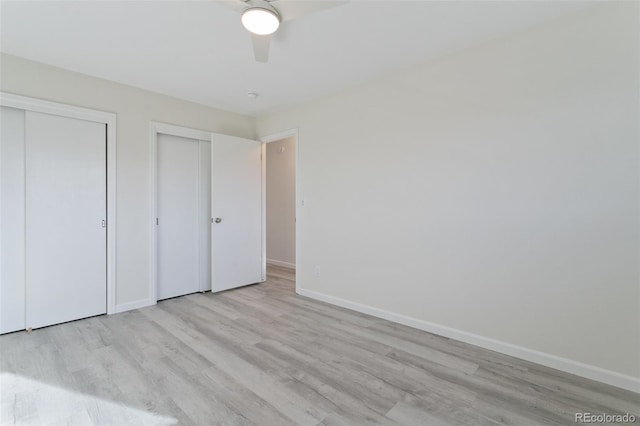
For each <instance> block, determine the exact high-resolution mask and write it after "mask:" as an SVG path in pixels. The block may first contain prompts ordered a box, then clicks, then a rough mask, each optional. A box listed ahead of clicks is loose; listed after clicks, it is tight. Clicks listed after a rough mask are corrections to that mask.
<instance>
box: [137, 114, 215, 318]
mask: <svg viewBox="0 0 640 426" xmlns="http://www.w3.org/2000/svg"><path fill="white" fill-rule="evenodd" d="M158 134H163V135H169V136H178V137H182V138H187V139H195V140H196V141H209V142H211V140H212V139H211V138H212V134H211V132H209V131H206V130H198V129H192V128H189V127H182V126H177V125H174V124H167V123H162V122H159V121H152V122H151V123H150V125H149V158H150V159H151V164H150V180H149V182H150V186H151V190H150V191H149V194H150V200H149V206H150V209H149V210H150V212H151V217H150V220H149V223H150V226H151V228H150V232H149V233H150V236H151V239H150V245H149V253H150V256H149V258H150V260H151V261H150V265H149V277H150V280H149V284H150V286H149V287H150V288H149V294H150V295H151V299H150V300H149V304H151V305H153V304H155V303H157V301H158V225H157V223H156V218H157V217H158ZM199 157H200V150H199V149H198V158H199ZM199 193H200V191H198V194H199ZM199 215H200V209H198V216H199ZM198 223H200V221H199V220H198ZM198 252H200V244H198ZM199 260H200V259H198V261H199ZM199 273H200V270H198V274H199ZM198 286H199V291H201V292H204V291H206V290H207V289H204V288H202V287H201V283H200V282H198ZM149 304H145V305H144V306H148V305H149Z"/></svg>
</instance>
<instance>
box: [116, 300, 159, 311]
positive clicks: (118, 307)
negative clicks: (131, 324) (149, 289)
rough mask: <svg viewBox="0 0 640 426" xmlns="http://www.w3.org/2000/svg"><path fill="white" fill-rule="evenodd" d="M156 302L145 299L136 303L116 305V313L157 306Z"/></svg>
mask: <svg viewBox="0 0 640 426" xmlns="http://www.w3.org/2000/svg"><path fill="white" fill-rule="evenodd" d="M155 304H156V301H155V300H153V299H143V300H136V301H135V302H128V303H121V304H119V305H116V310H115V312H114V313H116V314H117V313H120V312H125V311H130V310H132V309H139V308H145V307H147V306H151V305H155Z"/></svg>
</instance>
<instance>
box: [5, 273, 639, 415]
mask: <svg viewBox="0 0 640 426" xmlns="http://www.w3.org/2000/svg"><path fill="white" fill-rule="evenodd" d="M0 348H1V356H2V358H1V363H0V367H1V371H2V378H1V383H0V385H1V387H0V389H1V391H2V396H1V399H2V417H1V419H0V420H1V422H2V424H13V423H16V424H118V425H119V424H123V425H124V424H175V423H178V424H185V425H186V424H202V425H211V424H257V425H286V424H305V425H316V424H322V425H327V426H328V425H336V424H348V425H359V424H385V425H387V424H389V425H394V424H404V425H440V424H452V425H471V424H473V425H483V424H498V423H499V424H501V423H506V424H516V425H534V424H574V413H576V412H584V411H586V412H592V413H611V414H614V413H626V412H630V413H635V414H636V416H639V417H640V409H639V406H640V396H639V395H637V394H633V393H631V392H626V391H623V390H619V389H616V388H613V387H609V386H605V385H602V384H599V383H596V382H592V381H589V380H586V379H581V378H578V377H575V376H571V375H568V374H564V373H560V372H558V371H555V370H551V369H548V368H545V367H541V366H538V365H535V364H531V363H528V362H525V361H521V360H517V359H514V358H511V357H508V356H505V355H500V354H498V353H494V352H491V351H487V350H484V349H480V348H478V347H474V346H471V345H467V344H463V343H460V342H455V341H451V340H448V339H445V338H442V337H438V336H435V335H432V334H428V333H425V332H422V331H418V330H415V329H412V328H409V327H405V326H401V325H397V324H394V323H391V322H388V321H384V320H380V319H377V318H373V317H370V316H367V315H362V314H359V313H355V312H352V311H348V310H345V309H341V308H337V307H334V306H331V305H328V304H324V303H321V302H316V301H314V300H311V299H307V298H304V297H300V296H296V295H295V293H294V275H293V273H292V272H290V271H288V270H285V269H280V268H275V267H274V268H270V269H269V274H268V281H267V282H266V283H264V284H260V285H254V286H250V287H245V288H242V289H238V290H232V291H228V292H225V293H221V294H210V293H207V294H193V295H189V296H185V297H179V298H175V299H171V300H167V301H164V302H160V303H158V305H156V306H153V307H149V308H144V309H140V310H135V311H130V312H125V313H122V314H117V315H112V316H101V317H95V318H90V319H86V320H81V321H75V322H71V323H67V324H61V325H57V326H53V327H48V328H44V329H40V330H35V331H33V332H31V333H26V332H19V333H13V334H9V335H4V336H1V337H0Z"/></svg>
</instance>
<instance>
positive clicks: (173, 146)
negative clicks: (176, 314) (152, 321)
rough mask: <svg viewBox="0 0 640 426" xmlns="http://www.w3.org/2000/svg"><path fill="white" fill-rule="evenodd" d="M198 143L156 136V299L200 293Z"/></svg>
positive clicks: (167, 136)
mask: <svg viewBox="0 0 640 426" xmlns="http://www.w3.org/2000/svg"><path fill="white" fill-rule="evenodd" d="M198 151H199V142H198V141H197V140H195V139H189V138H183V137H179V136H171V135H164V134H158V146H157V157H158V159H157V176H158V178H157V179H158V181H157V212H158V224H157V225H158V226H157V229H158V234H157V244H158V246H157V253H158V261H157V268H158V269H157V283H158V284H157V286H158V289H157V298H158V300H162V299H168V298H170V297H176V296H182V295H184V294H189V293H195V292H197V291H199V290H200V224H199V223H198V217H199V214H198V212H199V191H200V188H199V153H198Z"/></svg>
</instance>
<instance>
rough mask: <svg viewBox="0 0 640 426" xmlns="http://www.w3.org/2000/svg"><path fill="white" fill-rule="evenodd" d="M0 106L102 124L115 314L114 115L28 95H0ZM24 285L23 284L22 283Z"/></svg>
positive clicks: (110, 295) (110, 310) (110, 301)
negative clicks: (104, 141)
mask: <svg viewBox="0 0 640 426" xmlns="http://www.w3.org/2000/svg"><path fill="white" fill-rule="evenodd" d="M0 106H5V107H9V108H16V109H22V110H25V111H32V112H39V113H44V114H51V115H57V116H59V117H67V118H74V119H78V120H84V121H92V122H96V123H100V124H104V125H106V128H107V132H106V149H107V164H106V172H107V188H106V189H107V200H106V201H107V212H106V213H107V259H106V266H107V271H106V272H107V282H106V286H107V314H114V313H116V312H118V310H117V307H116V300H117V295H116V292H117V285H116V235H117V233H116V194H117V192H116V182H117V179H116V172H117V167H116V158H117V157H116V122H117V117H116V114H114V113H111V112H106V111H100V110H94V109H89V108H82V107H77V106H72V105H67V104H62V103H58V102H52V101H46V100H43V99H37V98H31V97H28V96H22V95H15V94H12V93H5V92H0ZM25 284H26V283H25Z"/></svg>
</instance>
